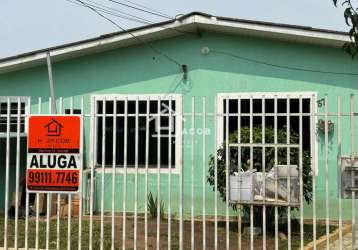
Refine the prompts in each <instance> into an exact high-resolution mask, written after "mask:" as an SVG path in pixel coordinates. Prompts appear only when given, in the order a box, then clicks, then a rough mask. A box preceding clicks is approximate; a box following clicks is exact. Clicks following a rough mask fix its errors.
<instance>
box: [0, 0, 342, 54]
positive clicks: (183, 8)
mask: <svg viewBox="0 0 358 250" xmlns="http://www.w3.org/2000/svg"><path fill="white" fill-rule="evenodd" d="M70 1H75V0H0V29H1V30H0V31H1V32H0V58H4V57H8V56H13V55H17V54H21V53H25V52H30V51H33V50H37V49H44V48H48V47H51V46H56V45H60V44H65V43H69V42H75V41H79V40H83V39H87V38H92V37H96V36H99V35H103V34H106V33H110V32H115V31H118V28H117V27H115V26H114V25H113V24H111V23H110V22H108V21H106V20H105V19H103V18H102V17H100V16H98V15H96V14H95V13H94V12H93V11H91V10H90V9H88V8H85V7H82V6H79V5H76V4H74V3H72V2H70ZM83 1H85V0H83ZM86 1H89V2H91V1H92V3H98V4H102V5H106V6H108V7H110V8H113V9H115V10H118V11H122V12H124V13H127V14H131V15H136V16H140V17H142V18H145V19H147V20H150V21H151V22H158V21H165V20H167V19H164V18H160V17H158V16H154V15H152V14H148V13H144V12H141V11H138V10H134V9H131V8H128V7H126V6H123V5H120V4H118V3H114V2H113V1H111V0H86ZM116 1H118V2H120V3H124V4H130V5H133V4H132V3H133V2H134V3H136V4H140V5H142V6H146V7H149V8H151V9H154V10H157V11H161V12H163V13H165V14H167V15H169V16H176V15H178V14H186V13H189V12H192V11H200V12H206V13H209V14H212V15H217V16H226V17H233V18H241V19H249V20H256V21H269V22H277V23H286V24H293V25H304V26H311V27H314V28H324V29H331V30H340V31H347V29H348V27H347V26H346V25H345V22H344V18H343V11H344V9H343V8H342V7H338V8H335V7H334V5H333V3H332V0H300V1H297V0H247V1H243V0H130V1H131V2H132V3H129V2H128V0H116ZM117 13H118V12H117ZM107 16H108V15H107ZM108 17H110V18H111V19H112V20H113V21H115V22H117V23H118V24H120V25H121V26H123V27H125V28H133V27H136V26H141V25H143V24H140V23H137V22H133V21H128V20H124V19H122V18H119V17H113V16H108Z"/></svg>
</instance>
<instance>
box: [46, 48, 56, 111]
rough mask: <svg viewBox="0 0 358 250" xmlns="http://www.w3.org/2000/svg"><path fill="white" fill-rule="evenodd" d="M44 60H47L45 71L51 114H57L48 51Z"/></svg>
mask: <svg viewBox="0 0 358 250" xmlns="http://www.w3.org/2000/svg"><path fill="white" fill-rule="evenodd" d="M46 61H47V71H48V80H49V83H50V96H51V102H52V104H51V114H57V108H56V99H55V86H54V82H53V77H52V65H51V56H50V51H47V53H46Z"/></svg>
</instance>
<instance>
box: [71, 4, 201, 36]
mask: <svg viewBox="0 0 358 250" xmlns="http://www.w3.org/2000/svg"><path fill="white" fill-rule="evenodd" d="M66 1H68V2H70V3H73V4H76V5H79V6H81V7H84V8H88V7H87V6H86V5H88V6H90V7H92V8H93V9H96V10H97V11H99V12H102V13H106V14H108V15H111V16H115V17H118V18H122V19H125V20H129V21H133V22H137V23H141V24H146V25H149V24H155V23H154V22H152V21H150V20H148V19H145V18H142V17H138V16H135V15H132V14H129V13H126V12H123V11H120V10H117V9H115V8H111V7H109V6H106V5H103V4H100V3H98V2H95V1H92V0H85V1H87V2H86V5H84V4H82V3H78V2H77V1H76V0H66ZM88 2H91V3H93V4H90V3H88ZM98 6H102V7H103V8H102V7H98ZM112 10H113V11H115V12H118V13H121V14H117V13H114V12H113V11H112ZM123 15H125V16H123ZM158 26H159V27H163V26H161V25H158ZM163 28H165V29H169V30H173V31H175V32H178V33H182V34H190V35H193V36H198V33H195V32H190V31H184V30H179V29H176V28H171V27H163Z"/></svg>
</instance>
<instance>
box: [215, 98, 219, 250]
mask: <svg viewBox="0 0 358 250" xmlns="http://www.w3.org/2000/svg"><path fill="white" fill-rule="evenodd" d="M217 102H218V101H217V98H215V103H214V112H215V115H214V131H215V133H214V140H215V142H214V185H215V190H214V193H215V195H214V205H215V211H214V217H215V229H214V230H215V232H214V241H215V242H214V247H215V250H217V249H218V152H217V148H218V142H217V139H216V138H217V135H218V131H217V129H218V124H217V119H218V113H217V112H218V111H217V105H218V103H217Z"/></svg>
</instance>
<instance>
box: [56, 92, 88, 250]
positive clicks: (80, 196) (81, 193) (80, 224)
mask: <svg viewBox="0 0 358 250" xmlns="http://www.w3.org/2000/svg"><path fill="white" fill-rule="evenodd" d="M81 118H82V122H83V123H84V99H83V96H82V97H81ZM83 123H82V127H81V130H82V131H83V130H84V124H83ZM83 137H84V135H83V134H82V136H81V146H82V148H83V147H84V145H83ZM80 152H81V156H80V157H81V159H82V162H83V149H81V151H80ZM81 168H82V172H81V176H80V180H81V182H82V183H80V192H79V199H80V200H79V202H80V204H79V211H78V250H81V248H82V246H81V245H82V208H83V182H84V180H83V166H81ZM58 196H59V195H58Z"/></svg>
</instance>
